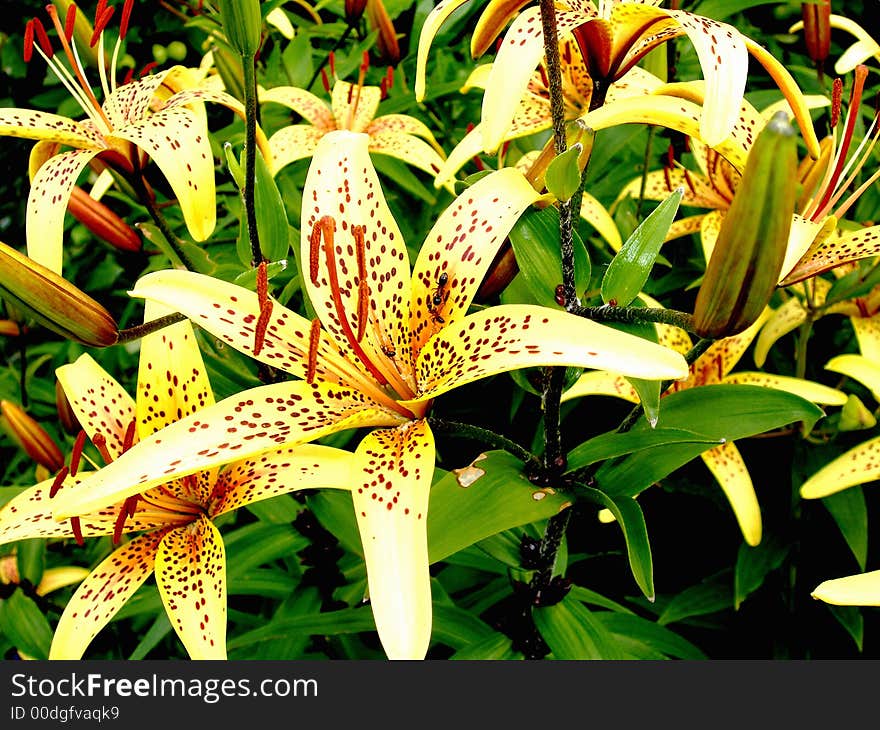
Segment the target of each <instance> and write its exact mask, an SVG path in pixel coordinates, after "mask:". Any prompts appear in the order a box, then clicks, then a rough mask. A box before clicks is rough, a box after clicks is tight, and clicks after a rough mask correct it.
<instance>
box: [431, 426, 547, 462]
mask: <svg viewBox="0 0 880 730" xmlns="http://www.w3.org/2000/svg"><path fill="white" fill-rule="evenodd" d="M428 425H429V426H430V427H431V428H432V429H433V430H435V431H441V432H443V433H450V434H453V435H457V436H461V437H462V438H469V439H474V440H475V441H481V442H483V443H484V444H487V445H488V446H492V447H494V448H496V449H503V450H504V451H506V452H508V453H509V454H512V455H513V456H515V457H516V458H517V459H519V460H520V461H522V462H524V463H525V464H536V463H537V462H538V459H537V457H536V456H535V455H534V454H532V453H530V452H529V451H528V450H526V449H524V448H523V447H522V446H520V445H519V444H518V443H516V442H515V441H511V440H510V439H509V438H507V437H506V436H502V435H501V434H498V433H495V432H494V431H490V430H488V429H486V428H481V427H479V426H472V425H471V424H469V423H460V422H458V421H446V420H442V419H440V418H435V417H434V416H431V417H429V418H428Z"/></svg>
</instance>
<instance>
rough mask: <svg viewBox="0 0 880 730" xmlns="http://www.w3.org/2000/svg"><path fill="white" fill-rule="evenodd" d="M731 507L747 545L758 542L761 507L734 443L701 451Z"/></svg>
mask: <svg viewBox="0 0 880 730" xmlns="http://www.w3.org/2000/svg"><path fill="white" fill-rule="evenodd" d="M701 456H702V458H703V461H704V462H705V464H706V466H708V467H709V470H710V471H711V472H712V474H713V475H714V476H715V479H716V480H717V481H718V484H720V485H721V489H723V490H724V494H725V495H726V497H727V501H728V502H730V506H731V507H732V508H733V513H734V515H736V521H737V523H738V524H739V528H740V530H741V531H742V534H743V538H744V539H745V541H746V543H748V544H749V545H752V546H755V545H757V544H758V543H759V542H761V508H760V507H759V506H758V498H757V496H756V495H755V488H754V486H753V485H752V478H751V477H750V476H749V472H748V469H746V465H745V462H744V461H743V459H742V456H740V453H739V450H738V449H737V448H736V445H735V444H733V442H730V443H726V444H722V445H721V446H716V447H715V448H714V449H709V450H708V451H704V452H703V453H702V454H701Z"/></svg>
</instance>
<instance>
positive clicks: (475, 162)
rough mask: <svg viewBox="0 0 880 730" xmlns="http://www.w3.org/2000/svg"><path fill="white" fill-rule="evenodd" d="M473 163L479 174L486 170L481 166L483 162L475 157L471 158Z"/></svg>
mask: <svg viewBox="0 0 880 730" xmlns="http://www.w3.org/2000/svg"><path fill="white" fill-rule="evenodd" d="M473 163H474V166H475V167H476V168H477V170H478V171H479V172H482V171H483V170H485V169H486V166H485V165H484V164H483V161H482V160H481V159H480V158H479V157H478V156H476V155H475V156H474V157H473Z"/></svg>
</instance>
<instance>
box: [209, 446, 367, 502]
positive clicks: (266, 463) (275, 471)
mask: <svg viewBox="0 0 880 730" xmlns="http://www.w3.org/2000/svg"><path fill="white" fill-rule="evenodd" d="M351 460H352V454H351V453H350V452H348V451H344V450H342V449H334V448H332V447H330V446H319V445H318V444H300V445H299V446H284V447H282V448H280V449H275V450H273V451H266V452H264V453H262V454H258V455H257V456H252V457H251V458H249V459H244V460H242V461H236V462H235V463H234V464H230V465H229V467H228V468H226V469H224V470H223V471H222V472H221V474H220V477H219V479H218V480H217V484H216V487H215V488H214V496H213V502H212V503H211V507H210V517H212V518H213V517H217V516H218V515H222V514H224V513H226V512H231V511H233V510H236V509H238V508H239V507H244V506H246V505H249V504H253V503H254V502H258V501H259V500H262V499H269V498H270V497H275V496H277V495H279V494H287V493H288V492H294V491H297V490H299V489H351V485H352V474H351V469H352V464H351Z"/></svg>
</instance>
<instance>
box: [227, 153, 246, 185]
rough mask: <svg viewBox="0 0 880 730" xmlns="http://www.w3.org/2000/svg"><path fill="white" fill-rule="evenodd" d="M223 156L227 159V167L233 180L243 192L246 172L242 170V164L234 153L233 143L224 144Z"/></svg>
mask: <svg viewBox="0 0 880 730" xmlns="http://www.w3.org/2000/svg"><path fill="white" fill-rule="evenodd" d="M223 155H224V156H225V158H226V166H227V167H228V168H229V174H230V175H232V179H233V180H234V181H235V184H236V185H237V186H238V189H239V190H241V189H242V188H244V170H243V169H242V168H241V163H240V162H239V161H238V159H237V158H236V156H235V153H234V152H233V151H232V143H231V142H224V143H223Z"/></svg>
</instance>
